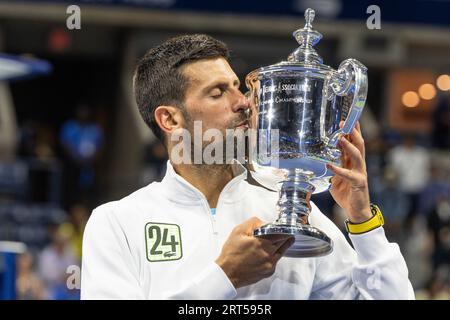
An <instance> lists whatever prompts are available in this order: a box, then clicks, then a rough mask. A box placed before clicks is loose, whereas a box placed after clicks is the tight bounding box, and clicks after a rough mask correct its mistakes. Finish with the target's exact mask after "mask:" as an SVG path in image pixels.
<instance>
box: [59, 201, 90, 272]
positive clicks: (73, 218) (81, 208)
mask: <svg viewBox="0 0 450 320" xmlns="http://www.w3.org/2000/svg"><path fill="white" fill-rule="evenodd" d="M89 213H90V211H89V209H88V208H87V207H86V206H85V205H83V204H81V203H77V204H74V205H73V206H71V207H70V210H69V221H68V222H66V223H64V224H62V225H61V227H60V228H63V229H64V230H65V231H66V232H67V233H68V234H70V235H71V236H70V244H71V246H72V249H73V252H74V253H75V257H76V258H77V260H78V262H79V263H80V262H81V252H82V244H83V232H84V227H85V226H86V223H87V221H88V219H89Z"/></svg>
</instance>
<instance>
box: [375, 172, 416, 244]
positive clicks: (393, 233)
mask: <svg viewBox="0 0 450 320" xmlns="http://www.w3.org/2000/svg"><path fill="white" fill-rule="evenodd" d="M383 178H384V179H382V180H381V181H379V183H380V188H378V190H379V192H377V193H376V194H374V196H373V201H374V202H375V203H377V204H378V205H379V207H380V209H381V211H382V212H383V216H384V220H385V230H386V234H387V235H388V238H389V240H390V241H393V242H397V243H398V244H399V245H400V247H402V243H403V240H404V239H403V237H402V236H403V234H402V232H401V231H402V226H403V222H404V219H405V217H406V215H407V214H408V209H409V202H408V200H409V199H408V198H407V196H406V195H405V194H404V193H403V192H402V191H401V190H400V189H399V187H398V175H397V172H396V171H395V170H393V169H392V168H391V167H386V168H385V170H384V177H383Z"/></svg>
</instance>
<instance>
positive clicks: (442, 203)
mask: <svg viewBox="0 0 450 320" xmlns="http://www.w3.org/2000/svg"><path fill="white" fill-rule="evenodd" d="M428 228H429V230H430V232H431V235H432V238H433V244H434V250H433V269H434V270H437V269H438V268H439V267H441V266H447V267H449V266H450V197H445V196H443V197H441V198H439V199H438V200H437V202H436V205H435V207H434V208H433V209H432V210H431V212H430V213H429V214H428Z"/></svg>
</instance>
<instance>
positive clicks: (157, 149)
mask: <svg viewBox="0 0 450 320" xmlns="http://www.w3.org/2000/svg"><path fill="white" fill-rule="evenodd" d="M166 162H167V150H166V148H165V147H164V145H163V144H162V143H161V142H160V141H159V140H157V141H154V142H153V143H152V144H150V145H149V146H148V147H147V150H146V153H145V156H144V163H145V164H144V169H143V172H142V175H141V182H140V183H141V185H146V184H149V183H151V182H153V181H161V179H162V178H163V176H164V174H165V173H166Z"/></svg>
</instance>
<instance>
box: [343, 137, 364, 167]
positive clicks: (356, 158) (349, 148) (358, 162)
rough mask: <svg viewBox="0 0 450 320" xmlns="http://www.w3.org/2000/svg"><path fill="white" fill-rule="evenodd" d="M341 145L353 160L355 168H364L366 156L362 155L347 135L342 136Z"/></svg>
mask: <svg viewBox="0 0 450 320" xmlns="http://www.w3.org/2000/svg"><path fill="white" fill-rule="evenodd" d="M339 143H340V145H341V147H342V148H343V149H344V151H345V153H346V154H347V155H348V156H349V157H350V159H351V160H352V164H353V168H352V169H356V170H360V169H362V168H364V158H363V157H362V154H361V151H360V150H359V149H358V148H357V147H356V146H355V145H353V144H352V143H350V141H348V140H347V139H346V138H345V137H341V140H340V142H339Z"/></svg>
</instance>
